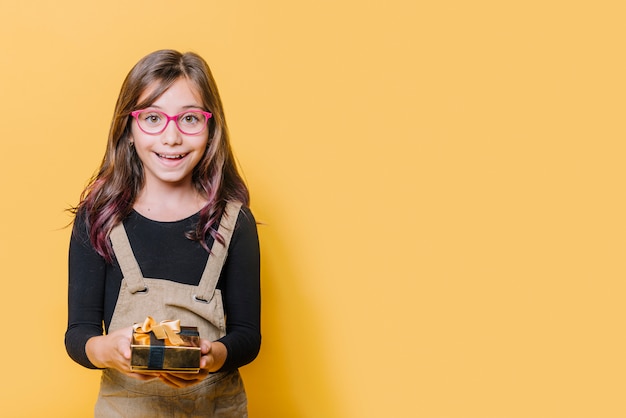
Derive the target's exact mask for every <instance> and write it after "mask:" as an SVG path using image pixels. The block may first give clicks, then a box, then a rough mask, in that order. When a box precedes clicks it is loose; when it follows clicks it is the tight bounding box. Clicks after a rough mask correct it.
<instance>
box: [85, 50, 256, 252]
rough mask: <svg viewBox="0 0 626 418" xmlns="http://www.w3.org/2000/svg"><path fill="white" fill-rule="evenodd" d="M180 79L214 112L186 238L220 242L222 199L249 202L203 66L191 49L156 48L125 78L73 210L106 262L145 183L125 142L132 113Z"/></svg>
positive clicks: (216, 97) (217, 98) (196, 172)
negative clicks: (194, 216)
mask: <svg viewBox="0 0 626 418" xmlns="http://www.w3.org/2000/svg"><path fill="white" fill-rule="evenodd" d="M181 77H184V78H186V79H187V80H189V81H190V82H191V83H192V85H194V86H195V88H196V89H197V91H198V93H199V96H200V98H201V100H202V105H203V106H204V110H206V111H208V112H211V113H212V114H213V117H212V118H211V119H210V120H209V127H208V129H209V139H208V143H207V148H206V151H205V153H204V156H203V157H202V159H201V160H200V161H199V162H198V164H197V165H196V167H195V168H194V170H193V173H192V183H193V186H194V187H195V188H196V190H197V191H198V192H200V193H201V194H202V195H204V196H205V197H206V198H207V203H206V205H205V206H204V207H203V208H202V209H201V211H200V220H199V222H198V224H197V226H196V229H195V231H190V233H189V238H190V239H194V240H197V241H199V242H200V243H201V244H202V245H203V246H204V247H205V248H206V249H207V250H208V247H207V245H206V239H207V238H208V236H207V235H208V234H210V235H211V236H213V238H214V239H217V240H221V237H220V236H219V235H218V234H216V231H215V230H216V229H217V228H216V227H217V223H218V222H219V219H220V217H221V216H222V214H223V212H224V208H225V207H226V203H227V202H228V201H230V200H238V201H240V202H242V203H243V205H244V206H247V205H248V204H249V200H250V196H249V192H248V188H247V187H246V185H245V183H244V181H243V179H242V178H241V176H240V174H239V172H238V170H237V166H236V163H235V159H234V156H233V153H232V150H231V147H230V141H229V136H228V129H227V126H226V119H225V118H224V109H223V108H222V101H221V99H220V95H219V92H218V90H217V85H216V83H215V80H214V79H213V75H212V74H211V70H210V69H209V66H208V64H207V63H206V61H204V59H202V57H200V56H199V55H197V54H195V53H193V52H187V53H184V54H183V53H180V52H178V51H174V50H160V51H155V52H153V53H151V54H149V55H147V56H145V57H144V58H142V59H141V60H140V61H139V62H138V63H137V64H136V65H135V66H134V67H133V68H132V70H131V71H130V73H128V75H127V76H126V79H125V80H124V83H123V84H122V88H121V90H120V94H119V97H118V99H117V104H116V105H115V111H114V113H113V120H112V122H111V128H110V130H109V138H108V142H107V148H106V152H105V154H104V158H103V160H102V163H101V165H100V169H99V170H98V172H97V174H96V175H95V176H93V177H92V179H91V180H90V182H89V184H88V185H87V187H86V188H85V190H84V191H83V192H82V194H81V199H80V203H79V204H78V206H77V207H76V208H74V209H73V212H74V213H75V214H77V213H79V212H80V213H81V214H82V213H83V211H84V216H85V222H86V225H87V229H88V231H89V238H90V241H91V244H92V245H93V247H94V248H95V250H96V251H97V252H98V253H99V254H100V255H102V256H103V257H104V258H105V259H106V260H107V261H111V260H112V258H113V256H112V254H113V252H112V249H111V245H110V243H109V240H108V235H109V232H110V231H111V229H112V228H113V227H114V226H115V225H117V224H118V223H119V222H121V221H122V220H123V219H124V218H125V217H126V216H127V215H128V214H129V213H130V212H131V211H132V207H133V204H134V202H135V199H136V197H137V195H138V193H139V191H140V190H141V188H142V187H143V184H144V175H143V166H142V163H141V160H140V159H139V157H138V156H137V154H136V152H135V151H134V149H133V148H132V147H130V146H129V136H130V132H131V123H132V117H131V112H132V111H134V110H136V109H142V108H145V107H148V106H150V105H152V103H154V101H156V100H157V99H158V98H159V97H160V96H161V95H162V94H163V93H164V92H165V91H166V90H167V89H168V88H169V87H170V86H171V85H172V84H174V82H176V81H177V80H178V79H179V78H181ZM148 86H150V87H153V86H154V87H155V88H153V89H151V90H150V94H149V96H148V97H146V98H145V100H143V101H142V102H138V101H139V97H140V96H141V95H142V94H143V93H144V92H145V91H147V90H146V89H147V88H148Z"/></svg>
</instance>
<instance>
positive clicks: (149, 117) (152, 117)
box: [142, 113, 161, 125]
mask: <svg viewBox="0 0 626 418" xmlns="http://www.w3.org/2000/svg"><path fill="white" fill-rule="evenodd" d="M142 119H143V120H144V122H146V123H148V124H151V125H156V124H158V123H159V122H160V121H161V115H159V114H158V113H146V114H144V115H143V118H142Z"/></svg>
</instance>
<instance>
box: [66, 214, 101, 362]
mask: <svg viewBox="0 0 626 418" xmlns="http://www.w3.org/2000/svg"><path fill="white" fill-rule="evenodd" d="M105 274H106V263H105V261H104V259H103V258H102V257H101V256H100V255H99V254H98V253H96V251H95V250H94V249H93V247H92V246H91V244H90V242H89V236H88V234H87V229H86V226H85V222H84V218H83V217H81V216H80V215H79V216H77V217H76V219H75V220H74V227H73V229H72V236H71V238H70V249H69V286H68V323H67V331H66V332H65V348H66V350H67V353H68V354H69V356H70V357H71V358H72V359H73V360H74V361H76V362H77V363H78V364H80V365H82V366H85V367H88V368H90V369H95V368H96V367H95V366H94V365H93V364H92V363H91V362H90V361H89V359H88V358H87V354H86V353H85V344H87V340H88V339H89V338H91V337H94V336H98V335H102V332H103V329H102V318H103V312H104V286H105Z"/></svg>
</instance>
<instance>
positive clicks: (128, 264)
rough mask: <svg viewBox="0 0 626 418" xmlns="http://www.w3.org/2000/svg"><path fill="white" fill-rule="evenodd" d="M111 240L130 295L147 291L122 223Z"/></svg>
mask: <svg viewBox="0 0 626 418" xmlns="http://www.w3.org/2000/svg"><path fill="white" fill-rule="evenodd" d="M109 238H111V244H112V245H113V252H114V253H115V258H117V262H118V263H119V265H120V268H121V269H122V275H123V276H124V279H125V280H126V284H127V285H128V290H129V291H130V293H136V292H139V291H142V290H146V284H145V283H144V281H143V274H142V273H141V269H140V268H139V264H138V263H137V259H136V258H135V255H134V254H133V249H132V248H131V246H130V241H128V235H127V234H126V229H124V224H122V222H120V223H119V224H117V225H115V226H114V227H113V229H112V230H111V233H110V234H109Z"/></svg>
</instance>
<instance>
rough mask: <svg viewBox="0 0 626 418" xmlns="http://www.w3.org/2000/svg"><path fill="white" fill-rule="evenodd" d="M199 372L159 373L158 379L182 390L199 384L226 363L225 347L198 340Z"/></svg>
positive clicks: (220, 344)
mask: <svg viewBox="0 0 626 418" xmlns="http://www.w3.org/2000/svg"><path fill="white" fill-rule="evenodd" d="M200 352H201V353H202V357H201V358H200V371H199V372H198V373H160V374H159V379H161V381H162V382H163V383H165V384H167V385H169V386H173V387H176V388H184V387H187V386H192V385H195V384H197V383H200V382H201V381H202V380H204V379H205V378H206V377H207V376H208V375H209V372H216V371H218V370H219V369H221V368H222V366H223V365H224V362H225V361H226V355H227V350H226V346H225V345H224V344H222V343H220V342H210V341H209V340H205V339H200Z"/></svg>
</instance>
